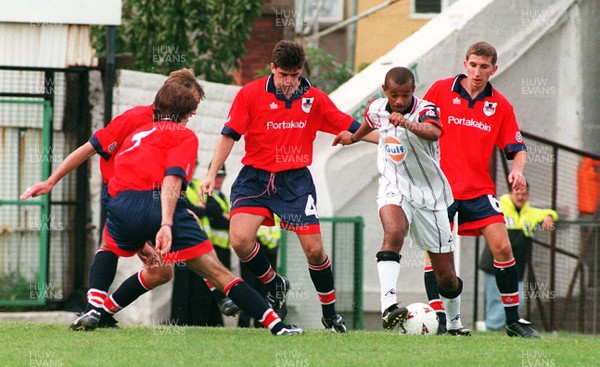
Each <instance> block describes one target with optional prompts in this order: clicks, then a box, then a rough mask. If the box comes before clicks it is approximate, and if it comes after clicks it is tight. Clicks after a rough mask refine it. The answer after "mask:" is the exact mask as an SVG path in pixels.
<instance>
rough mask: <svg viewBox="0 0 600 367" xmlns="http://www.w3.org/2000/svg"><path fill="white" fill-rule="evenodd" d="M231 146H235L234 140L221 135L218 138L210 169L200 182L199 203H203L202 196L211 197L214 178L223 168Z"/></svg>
mask: <svg viewBox="0 0 600 367" xmlns="http://www.w3.org/2000/svg"><path fill="white" fill-rule="evenodd" d="M233 144H235V140H233V138H232V137H230V136H228V135H223V134H221V137H220V138H219V142H218V143H217V147H216V148H215V154H214V155H213V159H212V162H211V163H210V168H209V169H208V172H207V173H206V177H205V178H204V180H202V185H201V186H200V188H201V189H202V195H200V201H201V202H202V203H204V194H208V195H212V192H213V188H214V187H215V177H217V172H218V171H219V168H221V167H222V166H223V163H225V160H226V159H227V157H229V154H230V153H231V149H233Z"/></svg>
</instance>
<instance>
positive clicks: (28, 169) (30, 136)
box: [0, 67, 90, 310]
mask: <svg viewBox="0 0 600 367" xmlns="http://www.w3.org/2000/svg"><path fill="white" fill-rule="evenodd" d="M88 89H89V88H88V70H87V69H79V68H77V69H33V68H15V67H1V68H0V136H1V137H2V139H1V142H0V172H1V175H2V185H0V224H1V227H0V254H1V255H0V310H15V309H16V308H15V307H20V308H22V307H24V306H25V307H27V306H42V307H43V308H64V306H65V303H66V302H67V301H68V299H69V297H70V296H71V294H72V293H73V291H74V290H76V289H85V286H84V280H85V279H84V278H85V276H84V266H85V242H86V237H87V231H86V224H87V219H88V215H87V214H88V213H87V206H88V201H89V198H88V195H87V192H88V185H89V184H88V177H87V171H86V170H87V167H86V165H82V167H81V168H80V169H79V170H78V171H77V173H76V174H72V175H69V176H67V177H65V179H63V180H62V181H61V182H60V183H59V184H58V185H56V186H55V188H54V189H53V191H52V194H51V195H45V196H41V197H38V198H35V199H30V200H28V201H19V195H20V194H21V193H23V192H24V191H25V189H26V188H27V187H30V186H31V185H32V184H33V183H35V182H38V181H41V180H44V179H46V178H47V177H48V175H49V174H50V172H51V171H52V169H54V168H56V166H57V165H58V164H60V163H61V162H62V160H63V159H64V158H65V157H66V156H67V155H68V154H69V153H70V152H71V151H73V150H74V149H75V148H76V147H77V146H79V145H80V144H81V143H83V142H85V141H86V140H87V137H88V135H89V130H90V118H89V102H88Z"/></svg>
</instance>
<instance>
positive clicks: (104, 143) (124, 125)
mask: <svg viewBox="0 0 600 367" xmlns="http://www.w3.org/2000/svg"><path fill="white" fill-rule="evenodd" d="M169 83H175V84H179V85H183V86H185V87H186V88H188V89H190V91H191V92H192V93H193V94H194V96H195V97H196V99H197V100H198V101H200V100H201V99H203V98H204V91H203V89H202V87H201V86H200V84H198V81H197V80H196V77H195V75H194V73H193V71H192V70H191V69H181V70H177V71H174V72H172V73H171V74H170V75H169V77H168V78H167V80H166V81H165V84H169ZM152 116H153V111H152V105H148V106H137V107H133V108H131V109H129V110H127V111H125V112H124V113H122V114H121V115H119V116H117V117H115V118H114V119H113V120H112V121H111V122H110V123H109V124H108V125H107V126H106V127H104V128H101V129H99V130H97V131H96V132H95V133H94V135H92V137H91V138H90V140H89V141H88V142H86V143H85V144H83V145H81V146H80V147H79V148H78V149H76V150H75V151H74V152H72V153H71V154H69V156H68V157H67V158H66V159H65V160H64V161H63V162H62V163H61V164H60V165H59V167H58V168H57V169H56V170H55V171H54V172H53V173H52V174H51V175H50V177H48V179H46V180H45V181H43V182H39V183H36V184H34V185H33V186H31V187H30V188H29V189H27V191H25V192H24V193H23V194H22V195H21V197H20V199H21V200H25V199H27V198H29V197H35V196H39V195H44V194H47V193H49V192H50V191H51V190H52V188H53V187H54V186H55V185H56V184H57V183H58V182H59V181H60V180H61V179H62V178H63V177H64V176H66V175H67V174H68V173H69V172H71V171H73V170H74V169H76V168H77V167H79V166H80V165H81V164H82V163H84V162H85V161H87V160H88V159H89V158H90V157H92V156H93V155H94V154H96V153H98V154H99V155H100V156H101V157H102V159H100V172H101V174H102V179H103V181H104V182H105V183H108V181H109V180H110V179H111V177H112V176H113V171H114V153H115V152H116V151H117V150H118V149H119V148H120V147H121V145H122V144H123V142H124V140H125V138H126V137H127V136H129V135H131V133H133V132H134V131H136V130H137V129H139V128H140V127H142V126H145V125H147V124H151V123H152ZM106 188H107V186H105V189H106ZM107 201H108V196H107V193H106V191H103V192H102V207H103V208H104V207H105V206H106V203H107ZM138 256H139V257H140V259H141V260H142V262H144V263H145V265H146V268H147V270H148V273H149V276H150V277H152V282H153V286H154V287H156V286H159V285H161V284H164V283H166V282H168V281H169V280H170V279H171V276H170V274H171V273H170V271H169V270H170V269H161V267H156V266H152V265H151V264H153V263H154V262H155V261H154V258H155V252H154V250H153V249H152V247H151V246H145V247H144V249H143V250H141V251H140V252H139V253H138ZM118 258H119V257H118V255H117V254H115V253H113V252H112V251H111V250H110V249H109V248H108V246H107V245H106V243H105V242H104V238H102V242H101V244H100V247H99V249H98V251H97V252H96V254H95V255H94V261H93V263H92V266H91V267H90V274H89V290H88V292H87V301H88V302H87V304H86V307H85V310H84V311H83V313H84V314H85V313H87V312H89V311H91V310H96V311H100V310H101V309H102V306H103V303H104V300H105V299H106V297H107V292H108V289H109V287H110V285H111V283H112V282H113V280H114V278H115V274H116V271H117V263H118ZM114 325H116V320H114V319H112V318H108V319H106V320H101V322H100V325H99V327H112V326H114Z"/></svg>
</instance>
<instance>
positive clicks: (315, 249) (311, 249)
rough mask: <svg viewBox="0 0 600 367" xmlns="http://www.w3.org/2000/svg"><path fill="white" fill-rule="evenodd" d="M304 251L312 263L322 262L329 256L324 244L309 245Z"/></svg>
mask: <svg viewBox="0 0 600 367" xmlns="http://www.w3.org/2000/svg"><path fill="white" fill-rule="evenodd" d="M304 253H305V254H306V259H307V260H308V262H309V263H311V264H320V263H322V262H323V261H325V259H326V258H327V255H326V254H325V251H323V246H308V247H306V248H305V249H304Z"/></svg>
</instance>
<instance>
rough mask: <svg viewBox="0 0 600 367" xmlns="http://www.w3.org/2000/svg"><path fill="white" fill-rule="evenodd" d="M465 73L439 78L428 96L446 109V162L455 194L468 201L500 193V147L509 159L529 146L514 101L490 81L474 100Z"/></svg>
mask: <svg viewBox="0 0 600 367" xmlns="http://www.w3.org/2000/svg"><path fill="white" fill-rule="evenodd" d="M462 78H466V76H465V75H458V76H456V77H454V78H449V79H443V80H439V81H437V82H436V83H434V84H433V85H432V86H431V88H430V89H429V91H427V94H425V97H423V99H425V100H427V101H430V102H432V103H434V104H436V105H437V106H438V107H439V108H440V117H441V119H440V120H441V121H442V124H443V125H444V127H443V128H444V134H443V135H442V137H441V138H440V154H441V158H440V163H441V167H442V171H444V174H446V177H447V178H448V181H449V182H450V186H451V187H452V194H453V195H454V198H455V199H457V200H468V199H473V198H476V197H478V196H481V195H485V194H491V195H495V193H496V188H495V186H494V182H493V181H492V179H491V178H490V174H489V169H488V167H489V163H490V159H491V157H492V154H493V152H494V146H497V147H498V148H500V149H502V150H504V154H505V155H506V158H507V159H513V158H514V155H515V154H516V153H517V152H519V151H522V150H527V148H526V147H525V143H524V142H523V137H522V136H521V132H520V131H519V127H518V125H517V120H516V118H515V113H514V111H513V107H512V105H511V104H510V103H509V102H508V100H507V99H506V98H504V96H503V95H502V94H500V93H499V92H498V91H497V90H496V89H494V88H493V87H492V85H491V84H490V83H488V84H487V86H486V87H485V89H484V91H483V92H482V93H481V94H479V95H478V96H477V97H475V99H471V97H470V96H469V94H468V93H467V91H466V90H465V89H464V88H463V87H462V86H461V85H460V80H461V79H462Z"/></svg>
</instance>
